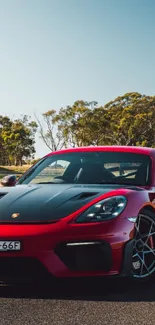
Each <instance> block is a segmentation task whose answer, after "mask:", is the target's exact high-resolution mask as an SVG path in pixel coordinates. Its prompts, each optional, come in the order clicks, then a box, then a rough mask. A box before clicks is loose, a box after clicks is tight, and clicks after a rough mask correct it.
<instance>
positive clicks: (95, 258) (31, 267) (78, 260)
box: [0, 240, 133, 281]
mask: <svg viewBox="0 0 155 325" xmlns="http://www.w3.org/2000/svg"><path fill="white" fill-rule="evenodd" d="M68 248H69V249H68ZM132 251H133V240H130V241H128V242H127V243H125V244H124V247H123V249H121V248H120V249H117V252H115V251H113V250H112V247H111V246H110V244H107V243H106V242H103V241H101V242H98V244H96V245H95V244H94V245H83V246H82V245H79V246H67V245H66V243H62V244H59V245H58V246H57V247H56V249H55V251H54V252H50V253H49V252H48V253H45V252H44V253H42V254H41V255H40V256H37V257H34V256H33V257H32V256H31V257H28V256H24V257H23V256H17V254H16V256H2V254H1V256H0V281H5V280H6V281H7V280H15V279H16V280H17V279H18V280H19V279H23V280H29V279H31V280H40V279H42V280H44V279H48V278H49V277H57V278H69V277H72V278H73V277H92V276H93V277H97V276H119V277H130V276H132ZM120 256H121V257H122V258H121V261H120V263H119V260H120ZM113 257H114V259H113ZM116 261H117V265H118V264H119V266H120V267H119V268H118V266H117V268H116Z"/></svg>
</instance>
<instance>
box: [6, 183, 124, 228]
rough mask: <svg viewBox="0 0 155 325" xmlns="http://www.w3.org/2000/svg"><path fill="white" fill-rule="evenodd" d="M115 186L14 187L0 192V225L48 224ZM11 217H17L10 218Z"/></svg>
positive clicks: (59, 185) (62, 185) (116, 187)
mask: <svg viewBox="0 0 155 325" xmlns="http://www.w3.org/2000/svg"><path fill="white" fill-rule="evenodd" d="M120 188H122V186H119V185H114V186H113V185H102V186H101V185H99V186H97V185H68V184H52V185H51V184H50V185H48V184H47V185H17V186H15V187H4V188H1V189H0V222H1V223H5V222H13V223H16V222H18V223H19V222H24V223H25V222H26V223H27V222H52V221H56V220H60V219H62V218H64V217H67V216H68V215H69V214H71V213H73V212H75V211H77V210H78V209H80V208H81V207H83V206H84V205H85V204H87V203H89V202H90V201H92V200H93V199H95V198H97V197H99V196H100V195H103V194H106V193H109V194H110V192H111V191H114V190H117V189H120ZM13 214H19V215H14V218H13V216H12V215H13Z"/></svg>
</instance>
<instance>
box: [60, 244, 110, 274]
mask: <svg viewBox="0 0 155 325" xmlns="http://www.w3.org/2000/svg"><path fill="white" fill-rule="evenodd" d="M67 244H69V243H61V244H59V245H58V246H57V247H56V249H55V253H56V254H57V255H58V256H59V258H60V259H61V261H62V262H63V263H64V264H65V265H66V266H67V267H68V268H69V269H70V270H73V271H110V269H111V267H112V250H111V246H110V244H108V243H106V242H103V241H102V242H96V243H95V242H94V244H93V245H89V244H88V245H85V243H83V245H82V244H80V245H77V243H76V244H75V246H74V244H73V245H69V246H68V245H67ZM86 244H87V243H86Z"/></svg>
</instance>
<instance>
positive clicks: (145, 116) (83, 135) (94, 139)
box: [0, 92, 155, 178]
mask: <svg viewBox="0 0 155 325" xmlns="http://www.w3.org/2000/svg"><path fill="white" fill-rule="evenodd" d="M37 133H38V135H39V136H40V138H41V139H42V141H43V142H44V144H45V145H46V146H47V147H48V149H49V152H50V151H57V150H59V149H62V148H67V147H79V146H100V145H125V146H143V147H144V146H148V147H154V146H155V96H146V95H142V94H140V93H137V92H132V93H127V94H125V95H123V96H119V97H117V98H116V99H114V100H113V101H110V102H109V103H107V104H106V105H104V106H100V105H98V103H97V102H96V101H91V102H88V101H84V100H77V101H76V102H74V103H73V105H68V106H66V107H64V108H60V109H59V110H54V109H52V110H49V111H47V112H44V113H43V114H42V115H41V116H36V115H35V114H34V119H32V118H31V117H30V116H27V115H24V116H21V117H20V118H17V119H13V120H11V119H10V118H9V117H8V116H0V178H2V177H3V176H4V175H6V174H8V173H9V174H10V173H15V174H16V175H21V174H22V173H23V172H24V171H25V170H27V169H28V168H29V166H30V165H32V164H34V163H35V162H36V160H35V139H36V134H37Z"/></svg>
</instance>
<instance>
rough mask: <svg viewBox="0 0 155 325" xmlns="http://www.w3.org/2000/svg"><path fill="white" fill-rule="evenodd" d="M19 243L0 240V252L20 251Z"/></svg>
mask: <svg viewBox="0 0 155 325" xmlns="http://www.w3.org/2000/svg"><path fill="white" fill-rule="evenodd" d="M20 250H21V243H20V241H8V240H7V241H2V240H0V252H5V251H20Z"/></svg>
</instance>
